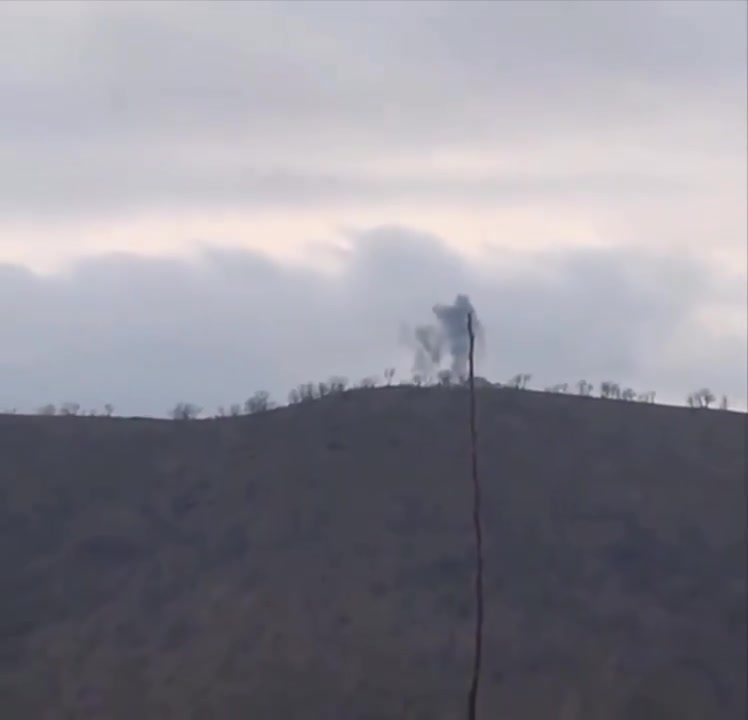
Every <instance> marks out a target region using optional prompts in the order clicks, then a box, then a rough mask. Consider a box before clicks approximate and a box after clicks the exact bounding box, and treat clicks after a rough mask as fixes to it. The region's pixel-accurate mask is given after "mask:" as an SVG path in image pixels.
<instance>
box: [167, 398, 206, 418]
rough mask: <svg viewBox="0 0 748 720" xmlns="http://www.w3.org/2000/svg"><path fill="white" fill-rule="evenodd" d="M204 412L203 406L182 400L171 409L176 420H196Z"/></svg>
mask: <svg viewBox="0 0 748 720" xmlns="http://www.w3.org/2000/svg"><path fill="white" fill-rule="evenodd" d="M201 412H202V408H201V407H198V406H197V405H195V404H193V403H186V402H180V403H177V404H176V405H175V406H174V409H173V410H172V411H171V417H172V418H173V419H174V420H194V419H195V418H197V416H198V415H200V413H201Z"/></svg>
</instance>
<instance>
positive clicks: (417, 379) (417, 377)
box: [413, 373, 424, 387]
mask: <svg viewBox="0 0 748 720" xmlns="http://www.w3.org/2000/svg"><path fill="white" fill-rule="evenodd" d="M413 384H414V385H415V386H416V387H421V385H423V384H424V378H423V375H422V374H421V373H413Z"/></svg>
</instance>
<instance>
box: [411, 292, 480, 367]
mask: <svg viewBox="0 0 748 720" xmlns="http://www.w3.org/2000/svg"><path fill="white" fill-rule="evenodd" d="M432 312H433V313H434V315H435V316H436V320H437V322H436V323H433V324H427V325H418V326H417V327H416V328H415V330H414V331H413V339H414V340H415V356H414V358H413V372H414V373H417V374H419V375H421V376H423V377H433V376H434V374H435V373H437V372H438V371H439V370H440V369H441V365H442V361H443V360H444V359H445V357H446V356H448V357H449V370H450V372H451V374H452V379H453V380H463V379H464V378H465V377H466V374H467V365H468V353H469V350H470V339H469V337H468V332H467V316H468V313H471V314H472V316H473V329H474V331H475V335H476V339H477V340H478V341H479V343H482V340H483V327H482V325H481V324H480V322H479V320H478V316H477V314H476V312H475V308H474V307H473V304H472V303H471V302H470V298H469V297H468V296H467V295H462V294H461V295H457V297H456V298H455V301H454V302H453V303H452V304H451V305H449V304H446V305H444V304H437V305H434V307H433V308H432Z"/></svg>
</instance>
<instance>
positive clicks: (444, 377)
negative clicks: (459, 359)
mask: <svg viewBox="0 0 748 720" xmlns="http://www.w3.org/2000/svg"><path fill="white" fill-rule="evenodd" d="M436 382H437V383H438V384H439V385H441V386H442V387H449V386H450V385H451V384H452V371H451V370H439V372H438V373H437V374H436Z"/></svg>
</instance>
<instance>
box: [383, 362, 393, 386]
mask: <svg viewBox="0 0 748 720" xmlns="http://www.w3.org/2000/svg"><path fill="white" fill-rule="evenodd" d="M394 378H395V368H393V367H390V368H386V369H385V371H384V381H385V382H386V383H387V385H388V386H389V385H392V381H393V380H394Z"/></svg>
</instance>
